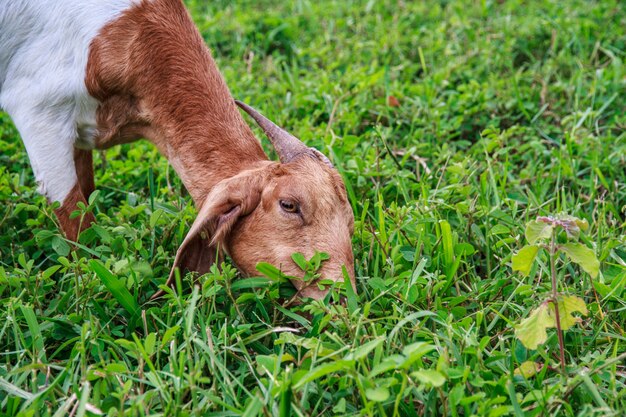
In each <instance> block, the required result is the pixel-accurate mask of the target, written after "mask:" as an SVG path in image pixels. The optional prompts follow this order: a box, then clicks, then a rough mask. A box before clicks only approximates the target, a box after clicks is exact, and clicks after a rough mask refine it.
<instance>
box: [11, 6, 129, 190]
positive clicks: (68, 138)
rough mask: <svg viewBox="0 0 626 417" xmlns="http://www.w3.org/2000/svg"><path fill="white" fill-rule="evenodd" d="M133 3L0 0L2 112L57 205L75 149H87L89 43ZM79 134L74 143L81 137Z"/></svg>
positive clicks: (72, 177)
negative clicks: (15, 129) (86, 83)
mask: <svg viewBox="0 0 626 417" xmlns="http://www.w3.org/2000/svg"><path fill="white" fill-rule="evenodd" d="M138 1H139V0H0V28H2V29H1V30H0V108H3V109H5V110H6V111H7V113H9V115H10V116H11V117H12V119H13V121H14V123H15V125H16V127H17V129H18V130H19V132H20V135H21V136H22V140H23V141H24V146H25V147H26V151H27V152H28V157H29V158H30V162H31V165H32V167H33V171H34V173H35V178H36V180H37V182H38V184H39V191H40V192H41V193H42V194H44V195H45V196H46V197H47V198H48V199H49V200H50V201H60V202H63V200H64V199H65V197H66V196H67V195H68V193H69V192H70V190H71V189H72V188H73V187H74V185H75V184H76V180H77V178H76V170H75V167H74V159H73V155H74V146H75V145H77V146H80V147H81V148H85V147H93V143H92V140H93V137H92V135H90V134H89V133H87V134H85V135H84V137H83V135H82V134H81V135H79V133H78V132H93V131H94V128H95V125H96V121H95V112H96V108H97V104H98V103H97V102H96V100H95V99H93V98H92V97H90V96H89V94H88V93H87V88H86V86H85V69H86V66H87V59H88V53H89V45H90V43H91V41H92V39H93V38H94V37H95V36H96V35H97V34H98V32H99V31H100V29H101V28H102V27H103V26H104V25H105V24H106V23H108V22H109V21H111V20H113V19H115V18H116V17H118V16H119V15H120V14H121V13H122V12H123V11H124V10H125V9H127V8H129V7H130V6H132V5H133V4H134V3H136V2H138ZM79 136H80V137H79Z"/></svg>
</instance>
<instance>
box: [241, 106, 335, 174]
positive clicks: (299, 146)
mask: <svg viewBox="0 0 626 417" xmlns="http://www.w3.org/2000/svg"><path fill="white" fill-rule="evenodd" d="M235 103H237V105H238V106H239V107H241V108H242V109H243V110H244V111H245V112H246V113H248V114H249V115H250V117H252V118H253V119H254V121H255V122H257V124H258V125H259V127H260V128H261V129H263V132H265V134H266V135H267V137H268V138H269V139H270V141H271V142H272V145H274V149H276V153H277V154H278V158H280V162H282V163H284V164H285V163H287V162H291V161H293V160H294V159H295V158H297V157H298V156H300V155H302V154H312V155H314V156H315V157H317V158H318V159H320V160H322V162H324V163H325V164H327V165H330V166H331V167H332V164H331V163H330V161H329V160H328V158H326V157H325V156H324V155H323V154H322V153H321V152H319V151H317V150H316V149H313V148H309V147H308V146H306V145H305V144H304V143H302V141H301V140H300V139H298V138H297V137H295V136H293V135H292V134H291V133H289V132H287V131H286V130H285V129H282V128H281V127H279V126H277V125H276V124H275V123H274V122H272V121H271V120H270V119H268V118H267V117H265V116H263V115H262V114H261V113H259V112H258V111H256V110H255V109H254V108H252V107H250V106H248V105H247V104H246V103H243V102H241V101H239V100H235Z"/></svg>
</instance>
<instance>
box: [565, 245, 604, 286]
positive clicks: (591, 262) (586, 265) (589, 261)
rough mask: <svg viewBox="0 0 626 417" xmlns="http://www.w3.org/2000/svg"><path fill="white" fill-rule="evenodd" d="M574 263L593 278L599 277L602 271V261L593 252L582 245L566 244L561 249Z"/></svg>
mask: <svg viewBox="0 0 626 417" xmlns="http://www.w3.org/2000/svg"><path fill="white" fill-rule="evenodd" d="M560 249H561V250H562V251H563V252H565V254H567V256H568V257H569V258H570V259H571V260H572V262H575V263H577V264H578V265H580V267H581V268H582V269H583V270H584V271H585V272H586V273H588V274H589V275H591V277H592V278H595V277H596V276H598V272H599V271H600V261H598V258H596V254H595V252H594V251H593V250H591V249H589V248H588V247H586V246H584V245H582V244H580V243H566V244H564V245H561V248H560Z"/></svg>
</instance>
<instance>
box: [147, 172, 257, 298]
mask: <svg viewBox="0 0 626 417" xmlns="http://www.w3.org/2000/svg"><path fill="white" fill-rule="evenodd" d="M263 178H264V176H262V175H258V173H257V175H244V176H237V177H234V178H231V179H229V180H226V181H224V182H222V183H220V184H218V185H217V186H216V187H215V188H214V189H213V190H212V191H211V192H210V193H209V195H208V196H207V198H206V199H205V201H204V203H203V204H202V208H201V209H200V212H199V213H198V217H196V220H195V221H194V222H193V224H192V225H191V229H189V232H188V233H187V236H185V239H184V240H183V243H182V244H181V245H180V247H179V248H178V251H177V252H176V259H175V260H174V265H173V266H172V270H171V271H170V275H169V278H168V279H167V282H166V285H167V286H172V285H173V283H174V279H175V277H176V275H175V274H176V269H177V268H178V269H179V270H180V271H181V273H183V272H184V271H185V270H189V271H193V272H198V273H200V274H204V273H207V272H209V269H210V268H211V265H213V264H214V263H215V262H216V260H217V259H218V257H219V253H218V250H217V249H218V248H217V246H219V244H223V243H224V241H225V238H226V236H228V233H229V232H230V230H231V229H232V227H233V226H234V225H235V223H237V220H238V219H239V218H240V217H241V216H245V215H247V214H249V213H251V212H252V211H253V210H254V209H255V208H256V207H257V206H258V204H259V201H260V200H261V192H262V185H263V182H262V179H263ZM220 249H222V248H220ZM163 293H164V291H163V290H159V291H157V292H156V293H155V294H154V295H153V296H152V299H154V298H157V297H160V296H161V295H163Z"/></svg>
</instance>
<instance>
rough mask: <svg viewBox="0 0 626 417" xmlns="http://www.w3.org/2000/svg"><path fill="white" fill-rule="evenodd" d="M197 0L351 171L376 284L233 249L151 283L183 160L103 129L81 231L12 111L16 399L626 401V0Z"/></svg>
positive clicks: (272, 100) (303, 133)
mask: <svg viewBox="0 0 626 417" xmlns="http://www.w3.org/2000/svg"><path fill="white" fill-rule="evenodd" d="M186 4H187V5H188V7H189V9H190V11H191V13H192V16H193V18H194V20H195V22H196V24H197V25H198V28H199V29H200V31H201V33H202V35H203V37H204V39H205V40H206V42H207V45H209V47H210V48H211V49H212V51H213V55H214V58H215V59H216V61H217V63H218V65H219V67H220V70H221V72H222V74H223V75H224V77H225V79H226V81H227V83H228V85H229V87H230V89H231V92H232V93H233V96H234V97H236V98H238V99H240V100H244V101H246V102H247V103H250V104H251V105H253V106H255V107H256V108H258V109H259V110H260V111H262V112H264V113H265V114H266V115H267V116H268V117H270V118H272V119H273V120H274V121H275V122H277V123H278V124H279V125H282V126H284V127H286V128H287V129H288V130H290V131H291V132H292V133H293V134H294V135H296V136H298V137H299V138H300V139H302V140H303V141H305V142H306V143H307V144H308V145H309V146H315V147H317V148H318V149H320V150H322V151H323V152H324V153H326V154H327V155H329V157H330V158H331V160H332V161H333V162H334V163H335V165H336V166H337V168H338V169H339V170H340V172H341V174H342V176H343V178H344V180H345V182H346V186H347V187H348V194H349V196H350V200H351V203H352V206H353V209H354V213H355V220H356V222H355V235H354V239H353V245H354V253H355V271H356V276H357V293H356V294H354V293H353V292H351V291H349V290H346V289H343V288H338V289H337V290H336V291H335V292H334V293H333V295H332V296H331V297H330V298H329V299H327V300H325V301H324V302H307V303H304V304H301V305H286V304H285V303H284V301H285V299H286V298H287V299H288V298H289V296H290V295H292V294H293V292H294V290H293V287H292V285H291V284H290V283H289V282H287V281H286V280H285V278H284V277H282V276H281V275H280V274H278V273H276V272H275V270H274V269H273V268H271V266H268V265H261V266H260V268H259V269H260V270H261V271H263V272H264V273H265V276H263V275H262V274H261V273H259V276H258V277H252V278H241V277H239V276H238V274H237V272H236V270H235V269H234V268H233V267H232V266H231V265H230V264H229V263H228V261H226V262H225V264H224V265H223V267H222V268H221V270H218V269H214V270H212V271H211V272H210V273H208V274H206V275H204V276H202V277H201V278H200V279H199V283H200V286H199V287H194V286H193V282H194V278H193V277H192V276H191V275H188V276H183V277H181V279H180V280H178V282H177V288H178V291H170V292H169V293H168V294H167V295H166V296H165V297H163V298H161V299H159V300H156V301H150V300H149V299H150V296H151V295H152V294H153V293H154V292H155V291H156V290H157V289H158V285H160V284H163V283H164V282H165V280H166V278H167V276H168V273H169V268H170V266H171V265H172V262H173V259H174V256H175V253H176V249H177V248H178V245H179V244H180V243H181V242H182V239H183V238H184V236H185V233H186V232H187V230H188V228H189V226H190V225H191V223H192V222H193V220H194V218H195V214H196V212H195V209H194V208H193V204H192V201H191V198H190V197H189V195H187V194H186V192H185V191H184V188H183V187H182V185H181V182H180V180H179V179H178V178H177V176H176V174H175V172H174V171H173V169H172V168H171V167H168V165H167V161H166V160H165V159H164V158H163V157H161V156H160V155H159V154H158V152H157V151H156V149H155V148H154V147H153V146H152V145H150V144H148V143H147V142H137V143H134V144H131V145H124V146H118V147H114V148H112V149H110V150H108V151H106V152H98V153H96V155H95V177H96V187H97V189H98V192H97V193H96V194H94V195H92V197H91V198H90V200H89V205H88V206H87V207H85V208H84V210H87V211H92V212H93V213H94V214H95V215H96V218H97V224H96V225H94V226H93V227H91V228H90V229H88V230H87V231H85V232H84V233H83V234H82V235H81V237H80V239H79V242H78V243H77V244H73V243H71V242H68V241H66V240H65V239H64V238H63V236H62V234H61V233H60V231H59V229H58V226H57V225H56V220H55V218H54V214H53V207H51V206H49V205H48V204H47V202H46V201H45V199H44V198H43V197H41V196H40V195H38V194H37V192H36V185H35V184H34V180H33V175H32V170H31V168H30V166H29V163H28V158H27V156H26V153H25V151H24V148H23V145H22V143H21V141H20V139H19V135H18V133H17V131H16V129H15V127H14V126H13V124H12V123H11V120H10V118H9V117H8V116H7V115H6V114H4V113H0V158H1V159H2V164H1V166H0V201H1V202H2V204H1V205H0V317H1V320H0V416H13V415H20V416H61V415H71V416H85V415H88V416H92V415H109V416H147V415H165V416H246V417H249V416H257V415H261V416H281V417H283V416H319V415H324V416H389V417H391V416H421V415H429V416H434V415H446V416H447V415H449V416H472V415H476V416H490V417H497V416H501V415H515V416H557V415H558V416H593V415H597V416H613V415H614V416H618V415H624V413H625V412H626V385H625V384H626V366H625V363H626V333H625V326H626V302H625V301H624V300H625V296H626V246H625V243H626V67H625V63H626V29H625V28H626V5H625V4H624V2H621V1H619V0H605V1H584V0H574V1H567V2H556V1H527V2H524V1H521V0H512V1H490V0H485V1H461V0H449V1H446V0H440V1H431V0H429V1H424V2H422V1H392V0H382V1H373V0H370V1H353V0H320V1H309V0H294V1H285V2H274V1H268V0H263V1H252V0H237V1H232V2H231V1H211V2H208V1H201V0H186ZM246 120H248V121H249V122H250V124H251V125H252V122H251V121H250V119H246ZM255 132H256V133H257V136H258V137H259V138H262V141H263V145H264V147H265V149H266V150H269V146H268V143H267V141H266V139H265V138H264V136H263V135H262V133H261V132H260V131H259V130H258V129H256V128H255ZM567 216H570V217H567ZM538 218H539V220H537V219H538ZM574 218H575V219H574ZM527 245H528V246H527ZM524 247H526V249H524V250H522V248H524ZM596 259H597V261H598V262H596ZM314 263H315V260H314V261H312V262H310V263H309V265H307V268H309V269H310V270H313V269H314V266H312V265H311V264H314ZM340 295H341V297H340ZM554 300H558V303H555V302H553V301H554ZM555 304H556V305H558V306H559V309H558V310H559V312H560V319H558V320H556V321H555V320H554V313H555V308H554V305H555ZM520 323H521V324H522V325H520ZM557 326H558V327H563V332H562V335H563V337H562V340H560V338H559V334H558V333H559V332H558V330H557ZM565 328H566V330H565ZM516 329H517V330H516ZM522 340H523V341H524V343H522ZM528 346H531V347H532V348H530V347H528ZM561 357H562V358H564V363H563V364H561ZM562 365H563V366H562Z"/></svg>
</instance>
